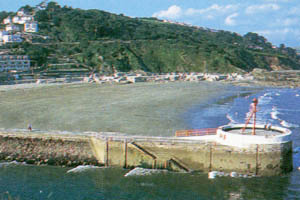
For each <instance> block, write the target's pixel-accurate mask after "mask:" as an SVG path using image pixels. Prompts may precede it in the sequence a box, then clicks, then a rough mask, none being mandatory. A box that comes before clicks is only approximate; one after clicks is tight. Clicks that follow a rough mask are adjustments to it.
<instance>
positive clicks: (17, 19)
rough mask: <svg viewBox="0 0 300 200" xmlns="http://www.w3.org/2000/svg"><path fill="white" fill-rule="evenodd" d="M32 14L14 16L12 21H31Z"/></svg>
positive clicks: (17, 22)
mask: <svg viewBox="0 0 300 200" xmlns="http://www.w3.org/2000/svg"><path fill="white" fill-rule="evenodd" d="M33 19H34V18H33V16H32V15H24V16H21V17H20V16H14V17H13V19H12V21H13V23H15V24H25V23H26V22H30V21H33Z"/></svg>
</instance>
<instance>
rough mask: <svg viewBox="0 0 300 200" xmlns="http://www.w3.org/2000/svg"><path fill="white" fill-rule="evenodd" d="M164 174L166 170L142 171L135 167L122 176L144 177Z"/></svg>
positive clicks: (142, 169)
mask: <svg viewBox="0 0 300 200" xmlns="http://www.w3.org/2000/svg"><path fill="white" fill-rule="evenodd" d="M162 172H163V173H166V172H167V170H159V169H144V168H140V167H136V168H134V169H133V170H131V171H129V172H128V173H126V174H125V175H124V176H125V177H127V176H146V175H152V174H158V173H162Z"/></svg>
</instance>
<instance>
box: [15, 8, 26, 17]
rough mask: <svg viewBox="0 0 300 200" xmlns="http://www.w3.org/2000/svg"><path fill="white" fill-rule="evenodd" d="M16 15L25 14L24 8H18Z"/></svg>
mask: <svg viewBox="0 0 300 200" xmlns="http://www.w3.org/2000/svg"><path fill="white" fill-rule="evenodd" d="M17 15H18V16H20V17H21V16H23V15H25V12H24V10H23V9H21V10H19V11H18V12H17Z"/></svg>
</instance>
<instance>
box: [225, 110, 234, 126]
mask: <svg viewBox="0 0 300 200" xmlns="http://www.w3.org/2000/svg"><path fill="white" fill-rule="evenodd" d="M226 118H227V119H228V120H229V123H228V125H230V124H235V123H236V121H234V119H233V117H232V116H231V115H230V114H228V113H227V114H226Z"/></svg>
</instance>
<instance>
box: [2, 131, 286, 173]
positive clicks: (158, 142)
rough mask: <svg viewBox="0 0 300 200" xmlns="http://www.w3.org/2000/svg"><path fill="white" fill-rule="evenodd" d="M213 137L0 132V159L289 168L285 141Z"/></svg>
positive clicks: (196, 168)
mask: <svg viewBox="0 0 300 200" xmlns="http://www.w3.org/2000/svg"><path fill="white" fill-rule="evenodd" d="M217 137H218V136H217V135H211V136H205V137H203V139H201V140H194V139H190V138H184V137H182V138H181V137H142V136H126V135H123V134H114V133H82V134H77V135H76V134H66V133H59V132H56V133H50V132H42V131H38V132H35V131H32V132H30V131H25V130H24V131H20V130H18V131H16V130H10V131H9V130H2V131H0V159H1V160H8V161H12V160H16V161H19V162H26V163H29V164H37V165H42V164H48V165H61V166H77V165H87V164H92V165H105V166H119V167H125V168H133V167H136V166H141V167H145V168H155V169H165V168H166V169H169V170H174V171H184V172H209V171H223V172H232V171H235V172H238V173H241V174H248V175H261V176H272V175H281V174H285V173H287V172H289V171H291V170H292V143H291V141H287V142H283V143H275V144H251V145H248V146H247V147H239V146H230V145H224V144H221V143H220V142H218V140H217Z"/></svg>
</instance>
